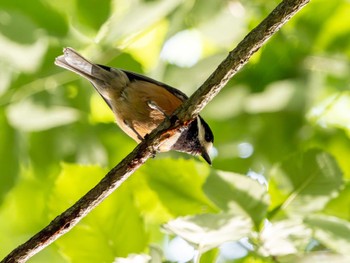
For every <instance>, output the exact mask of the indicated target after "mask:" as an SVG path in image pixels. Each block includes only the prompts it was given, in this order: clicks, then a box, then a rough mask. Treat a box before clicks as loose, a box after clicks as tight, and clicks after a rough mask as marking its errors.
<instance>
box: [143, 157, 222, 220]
mask: <svg viewBox="0 0 350 263" xmlns="http://www.w3.org/2000/svg"><path fill="white" fill-rule="evenodd" d="M209 171H210V168H209V166H208V165H207V164H205V163H199V162H197V161H195V160H183V159H177V160H173V159H158V160H151V161H149V162H148V163H147V165H145V166H143V167H142V168H141V169H140V170H139V171H138V173H139V172H140V173H141V174H142V176H144V177H145V178H146V180H147V184H148V185H149V187H150V188H151V189H152V190H153V191H154V193H155V194H156V195H157V196H158V198H159V201H160V202H161V203H162V204H163V206H164V207H166V208H167V209H168V211H169V212H171V213H172V214H173V215H188V214H195V213H203V212H212V211H215V210H216V207H215V206H214V205H213V204H212V203H211V202H210V200H209V199H208V198H207V197H206V196H205V195H204V193H203V191H202V187H203V184H204V182H205V180H206V178H207V176H208V175H209Z"/></svg>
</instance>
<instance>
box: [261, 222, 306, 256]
mask: <svg viewBox="0 0 350 263" xmlns="http://www.w3.org/2000/svg"><path fill="white" fill-rule="evenodd" d="M259 238H260V241H261V245H260V247H259V253H261V254H262V255H264V256H266V257H268V256H283V255H290V254H297V253H298V251H301V250H303V249H304V248H305V247H306V245H307V244H308V242H309V240H310V238H311V230H310V229H308V228H307V227H305V226H304V225H303V224H302V221H301V220H297V219H294V220H281V221H278V222H276V223H275V222H266V223H265V225H264V228H263V229H262V231H261V233H260V235H259Z"/></svg>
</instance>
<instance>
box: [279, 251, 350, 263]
mask: <svg viewBox="0 0 350 263" xmlns="http://www.w3.org/2000/svg"><path fill="white" fill-rule="evenodd" d="M349 261H350V256H345V255H338V254H333V253H330V252H328V251H327V252H326V251H322V252H312V253H309V254H307V255H304V254H301V255H291V256H287V257H284V258H283V257H279V258H278V262H280V263H295V262H298V263H315V262H317V263H330V262H332V263H346V262H349Z"/></svg>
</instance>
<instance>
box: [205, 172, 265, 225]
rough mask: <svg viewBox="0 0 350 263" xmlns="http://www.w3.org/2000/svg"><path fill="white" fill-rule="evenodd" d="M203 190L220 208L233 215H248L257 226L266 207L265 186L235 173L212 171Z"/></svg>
mask: <svg viewBox="0 0 350 263" xmlns="http://www.w3.org/2000/svg"><path fill="white" fill-rule="evenodd" d="M204 191H205V193H206V194H207V195H208V196H209V198H210V199H211V200H212V201H213V202H214V203H215V204H216V205H217V206H219V207H220V208H221V209H223V210H225V211H229V212H230V213H233V214H235V215H243V216H249V217H250V218H251V219H252V221H253V222H254V224H255V226H256V227H258V226H259V224H260V223H261V221H262V220H263V218H264V217H265V214H266V210H267V207H268V195H267V191H266V187H265V186H264V185H261V184H259V183H258V182H257V181H255V180H253V179H251V178H249V177H247V176H244V175H240V174H236V173H231V172H224V171H212V173H211V174H210V176H209V177H208V180H207V181H206V183H205V185H204Z"/></svg>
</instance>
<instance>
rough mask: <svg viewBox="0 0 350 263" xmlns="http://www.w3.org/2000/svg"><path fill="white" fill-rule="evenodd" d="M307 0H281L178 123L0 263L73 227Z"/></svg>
mask: <svg viewBox="0 0 350 263" xmlns="http://www.w3.org/2000/svg"><path fill="white" fill-rule="evenodd" d="M309 1H310V0H284V1H283V2H282V3H280V4H279V5H278V6H277V7H276V8H275V10H273V11H272V12H271V13H270V15H269V16H268V17H267V18H266V19H265V20H264V21H262V22H261V23H260V24H259V25H258V26H257V27H256V28H255V29H254V30H252V31H251V32H250V33H249V34H248V35H247V36H246V37H245V38H244V39H243V41H241V42H240V43H239V44H238V46H237V47H236V48H235V49H234V50H233V51H231V52H230V53H229V55H228V57H227V58H226V59H225V60H224V61H223V62H222V63H221V64H220V65H219V67H218V68H217V69H216V70H215V71H214V72H213V73H212V75H211V76H210V77H209V78H208V79H207V80H206V81H205V82H204V83H203V85H202V86H201V87H200V88H199V89H198V90H197V91H196V92H195V93H194V94H193V95H192V96H191V97H190V98H189V99H188V100H187V101H186V102H185V103H183V105H182V106H181V107H180V108H179V109H178V110H177V111H176V113H175V114H176V115H177V118H178V120H179V121H178V122H176V123H174V124H172V123H171V122H170V121H169V120H167V119H166V120H165V121H164V122H163V123H162V124H161V125H160V126H159V127H158V128H157V129H156V130H155V131H153V132H152V133H151V134H150V136H148V137H147V138H146V140H144V141H143V142H141V143H140V144H139V145H138V146H137V147H136V148H135V149H134V150H133V151H132V152H131V153H130V154H129V155H128V156H127V157H126V158H125V159H124V160H123V161H121V162H120V163H119V164H118V165H117V166H116V167H114V168H113V169H112V170H111V171H110V172H109V173H108V174H107V175H106V176H105V177H104V178H103V179H102V180H101V181H100V182H99V183H98V184H97V185H96V186H95V187H94V188H93V189H91V190H90V191H89V192H88V193H87V194H86V195H84V196H83V197H82V198H81V199H80V200H79V201H78V202H76V203H75V204H74V205H73V206H71V207H70V208H69V209H68V210H66V211H65V212H63V213H62V214H61V215H59V216H57V217H56V218H55V219H54V220H53V221H52V222H51V223H50V224H49V225H48V226H46V227H45V228H44V229H42V230H41V231H40V232H38V233H37V234H35V235H34V236H33V237H32V238H31V239H29V240H28V241H27V242H25V243H24V244H22V245H20V246H19V247H17V248H16V249H14V250H13V251H12V252H11V253H10V254H9V255H7V256H6V257H5V258H4V259H3V260H2V261H1V263H9V262H13V263H14V262H25V261H27V260H28V259H29V258H31V257H32V256H33V255H35V254H36V253H38V252H39V251H41V250H42V249H44V248H45V247H47V246H48V245H49V244H51V243H52V242H54V241H55V240H56V239H57V238H59V237H60V236H62V235H63V234H65V233H66V232H68V231H69V230H70V229H72V228H73V227H74V226H75V225H76V224H77V223H78V222H79V221H80V220H81V219H82V218H83V217H84V216H86V215H87V214H88V213H89V212H90V211H91V210H92V209H94V208H95V207H96V206H97V205H98V204H100V203H101V202H102V201H103V200H104V199H105V198H106V197H107V196H108V195H109V194H111V193H112V192H113V191H114V190H115V189H116V188H118V187H119V185H120V184H122V183H123V182H124V181H125V180H126V179H127V178H128V177H129V176H130V175H131V174H132V173H133V172H135V171H136V170H137V169H138V168H139V167H140V166H141V165H142V164H143V163H145V162H146V161H147V159H148V158H150V157H151V156H152V155H153V153H154V149H157V148H158V146H159V145H160V144H161V143H162V142H163V141H164V140H166V133H167V132H168V131H169V130H176V129H180V128H181V127H182V126H183V125H185V124H186V123H188V122H189V121H191V120H192V119H193V118H194V117H195V116H197V115H198V114H199V112H200V111H201V110H202V109H203V108H204V107H205V106H206V105H207V104H208V103H209V101H211V100H212V99H213V98H214V97H215V96H216V95H217V94H218V93H219V91H220V90H221V89H222V88H223V87H224V86H225V85H226V83H227V82H228V81H229V79H230V78H231V77H232V76H233V75H234V74H235V73H236V72H237V71H238V70H239V69H241V68H242V67H243V65H244V64H246V63H247V61H248V60H249V58H250V57H251V56H252V55H253V54H254V53H255V52H256V51H257V50H259V48H260V47H261V46H262V45H263V44H264V43H265V42H266V41H267V40H268V39H269V38H270V37H271V36H272V35H273V34H274V33H275V32H277V31H278V29H279V28H280V27H281V26H282V25H283V24H284V23H286V22H287V21H288V20H289V19H290V18H291V17H292V16H293V15H294V14H295V13H296V12H297V11H299V10H300V9H301V8H302V7H303V6H305V5H306V4H307V3H308V2H309Z"/></svg>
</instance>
